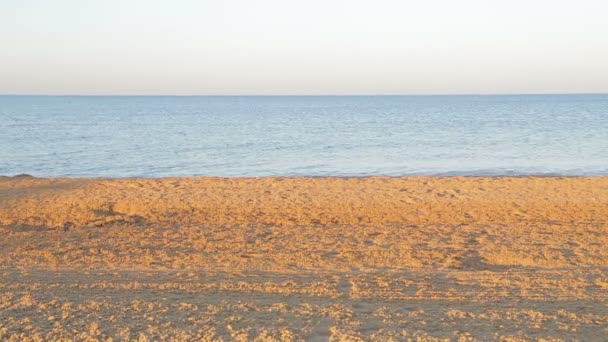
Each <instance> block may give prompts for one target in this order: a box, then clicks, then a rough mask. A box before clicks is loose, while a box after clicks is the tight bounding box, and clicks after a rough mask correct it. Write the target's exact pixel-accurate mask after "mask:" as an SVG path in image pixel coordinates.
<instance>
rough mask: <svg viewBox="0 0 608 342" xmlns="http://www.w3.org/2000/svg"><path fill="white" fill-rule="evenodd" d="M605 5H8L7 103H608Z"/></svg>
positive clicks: (3, 5) (27, 1)
mask: <svg viewBox="0 0 608 342" xmlns="http://www.w3.org/2000/svg"><path fill="white" fill-rule="evenodd" d="M607 18H608V1H606V0H578V1H560V0H557V1H555V0H554V1H550V0H536V1H533V0H526V1H523V0H511V1H488V0H486V1H482V0H460V1H447V0H445V1H440V0H426V1H422V0H420V1H388V0H374V1H372V0H369V1H352V0H351V1H331V0H307V1H285V0H284V1H280V0H260V1H245V0H242V1H241V0H217V1H194V0H171V1H169V0H165V1H151V0H147V1H143V0H142V1H135V0H104V1H101V0H99V1H93V0H52V1H51V0H0V44H1V45H0V46H1V48H0V49H1V50H0V52H1V53H0V94H150V95H153V94H175V95H190V94H195V95H210V94H228V95H230V94H463V93H482V94H484V93H553V92H557V93H580V92H608V62H607V61H608V20H607Z"/></svg>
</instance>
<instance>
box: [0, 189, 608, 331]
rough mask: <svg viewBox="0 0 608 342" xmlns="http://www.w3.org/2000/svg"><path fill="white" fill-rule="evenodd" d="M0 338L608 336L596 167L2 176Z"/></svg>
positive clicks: (606, 230) (606, 198) (607, 232)
mask: <svg viewBox="0 0 608 342" xmlns="http://www.w3.org/2000/svg"><path fill="white" fill-rule="evenodd" d="M0 234H1V235H2V239H1V240H0V340H15V341H21V340H28V339H32V340H36V339H39V340H60V339H66V340H69V339H71V340H108V339H110V338H112V339H113V340H114V341H121V340H146V339H147V340H171V339H175V340H192V339H196V340H200V339H202V340H216V339H219V340H221V339H224V340H259V341H274V340H288V341H289V340H318V341H324V340H328V339H329V340H346V341H354V340H359V339H362V340H378V341H385V340H391V339H392V340H395V341H401V340H408V339H411V340H413V341H416V340H421V341H444V340H447V341H452V340H454V341H459V340H461V341H494V340H495V341H528V340H531V341H541V340H545V341H559V340H566V341H570V340H579V341H606V340H608V247H606V246H608V178H451V177H450V178H424V177H415V178H380V177H379V178H376V177H373V178H350V179H349V178H259V179H255V178H247V179H238V178H233V179H222V178H168V179H159V180H149V179H117V180H93V179H36V178H28V177H19V178H8V177H4V178H2V177H0Z"/></svg>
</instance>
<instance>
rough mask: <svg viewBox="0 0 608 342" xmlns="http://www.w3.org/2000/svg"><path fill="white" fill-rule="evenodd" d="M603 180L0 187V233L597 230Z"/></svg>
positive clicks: (7, 181)
mask: <svg viewBox="0 0 608 342" xmlns="http://www.w3.org/2000/svg"><path fill="white" fill-rule="evenodd" d="M607 210H608V178H606V177H595V178H574V177H572V178H571V177H566V178H552V177H521V178H508V177H505V178H478V177H446V178H432V177H411V178H389V177H369V178H205V177H200V178H164V179H115V180H104V179H37V178H4V179H0V225H30V226H48V227H60V226H62V225H63V224H64V223H65V222H67V221H70V222H73V223H74V224H76V225H78V226H85V225H94V224H100V223H102V222H110V221H118V220H130V221H137V220H140V221H141V220H143V221H145V222H147V223H158V224H166V223H173V224H193V223H196V224H270V225H285V226H295V225H302V226H303V225H315V224H320V225H328V224H344V225H388V224H471V223H503V224H508V223H516V222H606V221H607V220H608V215H607V214H606V212H607Z"/></svg>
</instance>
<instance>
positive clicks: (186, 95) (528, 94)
mask: <svg viewBox="0 0 608 342" xmlns="http://www.w3.org/2000/svg"><path fill="white" fill-rule="evenodd" d="M547 95H608V92H571V93H570V92H554V93H552V92H546V93H545V92H538V93H537V92H530V93H525V92H524V93H429V94H407V93H404V94H69V93H66V94H23V93H16V94H0V96H2V97H6V96H22V97H28V96H29V97H34V96H40V97H121V96H122V97H340V96H349V97H373V96H378V97H381V96H386V97H389V96H394V97H398V96H412V97H413V96H547Z"/></svg>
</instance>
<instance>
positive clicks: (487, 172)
mask: <svg viewBox="0 0 608 342" xmlns="http://www.w3.org/2000/svg"><path fill="white" fill-rule="evenodd" d="M18 174H29V175H32V176H35V177H103V178H115V177H150V178H155V177H171V176H218V177H237V176H238V177H264V176H287V177H293V176H307V177H325V176H340V177H364V176H420V175H432V176H530V175H535V176H600V175H608V95H496V96H489V95H483V96H0V175H4V176H13V175H18Z"/></svg>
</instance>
